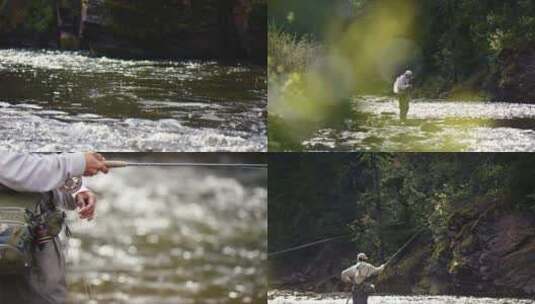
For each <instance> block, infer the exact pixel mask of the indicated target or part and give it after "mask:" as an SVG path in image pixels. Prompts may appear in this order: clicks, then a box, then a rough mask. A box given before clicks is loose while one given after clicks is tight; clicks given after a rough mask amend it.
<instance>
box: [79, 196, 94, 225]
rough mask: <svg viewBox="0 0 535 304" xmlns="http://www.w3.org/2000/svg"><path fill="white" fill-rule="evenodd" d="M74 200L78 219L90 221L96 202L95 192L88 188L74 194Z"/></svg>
mask: <svg viewBox="0 0 535 304" xmlns="http://www.w3.org/2000/svg"><path fill="white" fill-rule="evenodd" d="M75 200H76V207H77V208H78V215H79V216H80V219H87V220H88V221H91V220H92V219H93V218H94V217H95V208H96V204H97V197H96V196H95V194H94V193H93V192H91V191H89V190H87V191H83V192H79V193H77V194H76V197H75Z"/></svg>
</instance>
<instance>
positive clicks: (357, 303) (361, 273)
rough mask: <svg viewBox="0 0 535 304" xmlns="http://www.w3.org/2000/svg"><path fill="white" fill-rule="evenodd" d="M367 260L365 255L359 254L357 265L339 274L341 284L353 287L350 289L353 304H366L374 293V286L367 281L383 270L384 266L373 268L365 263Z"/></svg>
mask: <svg viewBox="0 0 535 304" xmlns="http://www.w3.org/2000/svg"><path fill="white" fill-rule="evenodd" d="M367 260H368V257H367V256H366V254H364V253H359V254H358V255H357V263H356V264H355V265H353V266H351V267H349V268H347V269H345V270H344V271H342V274H341V278H342V281H343V282H346V283H352V285H353V286H352V289H351V293H352V296H353V304H368V296H369V295H370V294H371V293H374V292H375V286H374V285H373V284H371V283H370V282H369V279H370V278H371V277H373V276H374V275H376V274H377V273H379V272H381V271H383V269H384V268H385V264H383V265H381V266H379V267H375V266H373V265H371V264H370V263H368V262H366V261H367Z"/></svg>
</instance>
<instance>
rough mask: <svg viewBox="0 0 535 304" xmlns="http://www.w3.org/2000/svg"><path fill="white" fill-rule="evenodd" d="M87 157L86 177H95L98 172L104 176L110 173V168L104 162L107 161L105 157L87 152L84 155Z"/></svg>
mask: <svg viewBox="0 0 535 304" xmlns="http://www.w3.org/2000/svg"><path fill="white" fill-rule="evenodd" d="M84 157H85V171H84V176H93V175H95V174H97V173H98V172H102V173H104V174H106V173H108V167H107V166H106V163H105V162H104V161H105V160H106V159H105V158H104V156H102V155H100V154H99V153H96V152H87V153H85V155H84Z"/></svg>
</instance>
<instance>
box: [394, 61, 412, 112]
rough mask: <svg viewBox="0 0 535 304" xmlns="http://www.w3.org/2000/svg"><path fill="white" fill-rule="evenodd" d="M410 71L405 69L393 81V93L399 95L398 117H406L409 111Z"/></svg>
mask: <svg viewBox="0 0 535 304" xmlns="http://www.w3.org/2000/svg"><path fill="white" fill-rule="evenodd" d="M411 81H412V72H411V71H409V70H407V71H405V73H403V74H401V75H400V76H399V77H398V78H396V81H395V82H394V93H395V94H397V95H399V119H401V120H402V121H404V120H406V119H407V113H408V112H409V101H410V99H411V97H410V89H411V88H412V83H411Z"/></svg>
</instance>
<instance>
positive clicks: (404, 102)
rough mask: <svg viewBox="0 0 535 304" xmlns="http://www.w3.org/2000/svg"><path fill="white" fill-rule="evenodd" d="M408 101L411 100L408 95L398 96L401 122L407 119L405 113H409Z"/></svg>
mask: <svg viewBox="0 0 535 304" xmlns="http://www.w3.org/2000/svg"><path fill="white" fill-rule="evenodd" d="M410 99H411V98H410V95H409V93H401V94H399V119H401V120H406V119H407V113H409V101H410Z"/></svg>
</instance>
